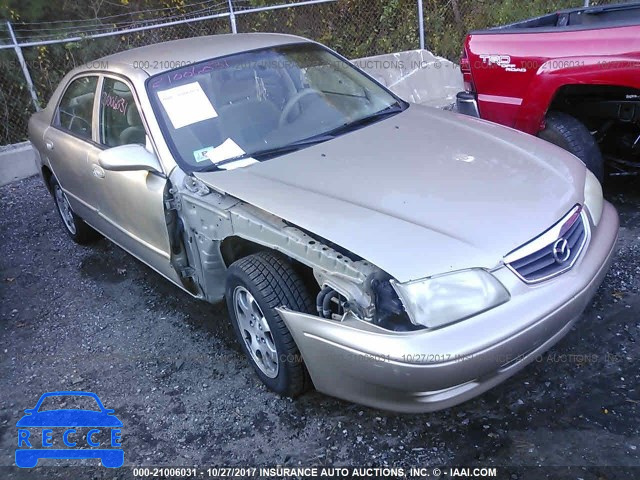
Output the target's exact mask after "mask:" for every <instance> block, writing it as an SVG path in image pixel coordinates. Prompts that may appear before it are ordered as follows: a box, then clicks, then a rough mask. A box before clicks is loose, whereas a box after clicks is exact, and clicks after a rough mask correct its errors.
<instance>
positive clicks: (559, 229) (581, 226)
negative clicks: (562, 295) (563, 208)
mask: <svg viewBox="0 0 640 480" xmlns="http://www.w3.org/2000/svg"><path fill="white" fill-rule="evenodd" d="M588 228H589V227H588V224H587V220H586V217H585V215H584V213H583V212H582V208H581V207H580V206H576V207H575V208H574V209H572V211H571V212H569V214H567V216H565V217H564V218H563V219H562V220H561V221H560V222H558V223H557V224H556V225H554V226H553V227H552V228H551V229H550V230H549V231H547V232H546V233H545V234H543V235H541V236H540V237H538V238H537V239H536V240H533V241H532V242H530V243H529V244H527V245H524V246H523V247H520V248H519V249H518V250H516V251H515V252H513V253H511V254H509V255H507V257H505V263H507V265H508V266H509V267H510V268H511V269H512V270H513V271H514V272H515V273H516V274H517V275H518V276H519V277H521V278H522V279H523V280H524V281H526V282H528V283H533V282H540V281H542V280H546V279H548V278H551V277H554V276H556V275H559V274H561V273H563V272H566V271H567V270H569V269H570V268H571V267H572V266H573V264H574V263H575V261H576V260H577V258H578V257H579V256H580V253H581V252H582V249H583V248H584V245H585V243H586V242H587V237H588V234H589V230H588ZM537 244H539V245H541V248H538V249H536V250H534V251H533V252H530V251H531V250H532V246H534V245H535V246H536V247H537Z"/></svg>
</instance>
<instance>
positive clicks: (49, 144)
mask: <svg viewBox="0 0 640 480" xmlns="http://www.w3.org/2000/svg"><path fill="white" fill-rule="evenodd" d="M44 145H45V146H46V147H47V150H49V151H51V150H53V142H52V141H51V140H47V141H46V142H45V143H44Z"/></svg>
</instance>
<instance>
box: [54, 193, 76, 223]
mask: <svg viewBox="0 0 640 480" xmlns="http://www.w3.org/2000/svg"><path fill="white" fill-rule="evenodd" d="M54 193H55V197H56V205H57V206H58V211H59V212H60V216H61V217H62V221H63V222H64V226H65V227H67V230H69V232H71V234H72V235H75V234H76V224H75V222H74V221H73V213H72V212H71V205H69V200H67V196H66V195H65V194H64V192H63V191H62V189H61V188H60V186H59V185H56V186H55V187H54Z"/></svg>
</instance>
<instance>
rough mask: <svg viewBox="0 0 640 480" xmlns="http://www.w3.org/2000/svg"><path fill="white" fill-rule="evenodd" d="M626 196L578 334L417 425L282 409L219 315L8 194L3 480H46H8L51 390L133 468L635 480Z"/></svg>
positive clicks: (635, 261) (629, 187) (336, 403)
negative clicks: (89, 406) (110, 423)
mask: <svg viewBox="0 0 640 480" xmlns="http://www.w3.org/2000/svg"><path fill="white" fill-rule="evenodd" d="M636 183H637V182H636V181H635V180H633V179H616V180H613V181H611V182H610V183H609V186H608V191H607V197H608V198H609V200H610V201H612V202H613V203H614V204H615V205H616V207H617V208H618V209H619V212H620V215H621V224H622V228H621V232H620V240H619V244H618V255H617V257H616V260H615V263H614V265H613V267H612V269H611V271H610V273H609V275H608V276H607V277H606V279H605V281H604V284H603V285H602V287H601V288H600V290H599V291H598V293H597V295H596V297H595V299H594V302H593V304H592V305H591V306H590V307H589V308H588V309H587V311H586V312H585V314H584V318H583V319H582V320H581V321H580V322H579V323H578V325H577V326H576V327H575V328H574V329H573V330H572V331H571V332H570V334H569V335H567V337H565V339H564V340H562V341H561V342H560V343H559V344H558V345H556V346H555V348H554V349H553V350H552V351H550V352H549V354H548V355H546V356H545V357H544V358H543V359H542V361H541V362H537V363H534V364H532V365H531V366H529V367H528V368H526V369H525V370H524V371H522V372H521V373H519V374H518V375H516V376H514V377H513V378H511V379H510V380H508V381H507V382H505V383H503V384H502V385H500V386H498V387H496V388H494V389H493V390H491V391H489V392H488V393H486V394H484V395H482V396H481V397H479V398H477V399H474V400H472V401H469V402H467V403H465V404H463V405H460V406H458V407H455V408H451V409H449V410H446V411H442V412H436V413H431V414H424V415H398V414H392V413H388V412H383V411H379V410H374V409H369V408H366V407H362V406H359V405H354V404H350V403H347V402H343V401H340V400H336V399H333V398H329V397H326V396H323V395H321V394H319V393H317V392H311V393H308V394H306V395H304V396H303V397H301V398H299V399H297V400H295V401H292V400H289V399H283V398H279V397H278V396H276V395H274V394H272V393H270V392H268V391H267V390H266V389H265V388H264V387H263V386H262V385H261V384H260V383H259V382H258V380H257V378H256V376H255V375H254V373H253V371H252V369H251V368H250V366H249V364H248V363H247V361H245V359H244V358H243V357H242V355H241V354H240V350H239V348H238V346H237V345H236V343H235V339H234V337H233V332H232V330H231V327H230V325H229V322H228V320H227V313H226V309H225V307H224V306H223V305H213V306H212V305H209V304H206V303H203V302H199V301H196V300H193V299H192V298H190V297H189V296H188V295H186V294H185V293H183V292H182V291H181V290H179V289H178V288H176V287H174V286H173V285H172V284H170V283H169V282H168V281H166V280H164V279H163V278H161V277H160V276H159V275H157V274H156V273H155V272H153V271H152V270H151V269H149V268H147V267H146V266H144V265H142V264H141V263H140V262H138V261H137V260H135V259H134V258H133V257H131V256H129V255H128V254H126V253H125V252H123V251H122V250H121V249H119V248H118V247H116V246H114V245H113V244H112V243H110V242H109V241H106V240H101V241H99V242H98V243H97V244H95V245H93V246H91V247H81V246H78V245H75V244H74V243H72V242H71V240H70V239H69V238H67V236H66V234H65V232H64V231H63V227H62V224H61V222H60V219H59V218H58V216H57V213H56V212H55V210H54V205H53V202H52V200H51V199H50V198H49V195H48V193H47V192H46V190H45V188H44V186H43V184H42V183H41V181H40V179H39V178H37V177H32V178H29V179H26V180H23V181H20V182H17V183H13V184H11V185H7V186H4V187H2V188H0V209H1V217H0V238H1V239H2V240H1V245H0V302H1V303H0V318H1V320H2V322H1V324H0V364H1V370H0V371H1V372H2V375H1V377H0V466H2V470H0V476H6V477H11V478H17V477H20V476H24V477H25V478H26V477H29V478H32V477H33V476H34V475H36V474H37V473H38V472H41V473H42V469H40V468H38V469H36V470H30V471H27V472H25V471H24V470H18V469H15V468H9V466H11V465H13V464H14V459H13V454H14V449H15V444H16V427H15V423H16V421H17V420H18V419H19V418H20V417H21V416H22V414H23V410H24V409H25V408H30V407H33V406H34V405H35V402H36V401H37V399H38V398H39V396H40V395H41V394H42V393H43V392H47V391H53V390H86V391H92V392H96V393H97V394H98V395H99V396H100V398H101V399H102V401H103V402H104V404H105V405H106V407H107V408H113V409H115V412H116V415H117V416H118V417H119V418H120V419H121V420H122V421H123V423H124V426H125V427H124V429H123V445H124V450H125V465H131V466H141V465H171V466H176V465H184V466H193V465H199V466H207V465H238V466H248V465H252V466H255V465H258V466H259V465H276V464H282V465H289V466H297V465H306V466H308V465H318V466H320V465H329V466H344V465H361V466H364V465H372V466H384V465H388V466H401V467H406V468H409V467H413V466H439V467H442V466H445V465H446V466H456V465H458V466H469V465H472V466H473V465H480V466H503V467H508V468H507V471H508V472H511V471H512V470H513V471H514V472H515V471H517V468H515V467H517V466H536V465H556V466H574V467H581V466H592V467H593V466H614V467H624V468H613V469H612V468H608V469H607V468H591V469H588V470H584V469H577V470H573V471H572V472H570V473H567V477H566V478H584V479H590V478H607V479H608V478H634V477H635V478H639V477H640V469H636V470H633V471H634V472H635V473H637V474H638V475H637V476H636V475H632V476H628V475H629V471H626V472H625V470H626V469H627V468H631V467H640V435H639V433H640V431H639V425H640V420H639V418H638V403H639V402H640V390H639V388H638V383H639V380H640V375H639V371H638V363H637V358H638V355H639V354H640V348H639V344H638V341H637V340H638V338H639V337H640V319H639V317H638V312H639V311H640V297H638V289H639V287H640V278H639V276H638V273H640V251H639V247H638V240H639V239H640V209H639V206H640V194H639V193H638V192H637V188H636ZM563 355H566V356H564V357H563ZM570 355H573V356H571V357H570ZM84 462H85V463H86V464H87V465H97V463H98V462H97V461H84ZM41 464H43V465H54V463H53V461H52V460H48V461H47V460H45V461H41ZM104 471H105V470H104V469H98V468H96V469H95V472H96V473H95V475H101V473H100V472H104ZM576 471H577V474H576V473H575V472H576ZM116 472H117V471H116ZM564 472H565V471H560V470H554V471H551V472H548V471H544V472H543V471H538V473H537V474H535V475H534V476H529V475H524V476H522V475H521V474H518V473H513V474H511V473H509V475H508V478H534V477H537V475H540V476H549V478H560V477H561V476H562V475H564V474H565V473H564ZM50 473H51V472H50ZM59 475H60V478H72V477H71V476H68V473H67V474H64V473H63V474H59ZM114 475H115V474H114V471H113V470H110V471H109V478H113V477H114ZM118 475H120V474H118ZM532 475H533V474H532ZM53 476H56V475H53ZM80 476H81V475H79V477H80ZM563 478H564V477H563Z"/></svg>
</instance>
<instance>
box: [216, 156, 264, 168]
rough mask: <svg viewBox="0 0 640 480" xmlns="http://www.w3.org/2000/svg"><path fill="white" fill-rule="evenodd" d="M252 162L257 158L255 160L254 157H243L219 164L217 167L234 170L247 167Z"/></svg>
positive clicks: (256, 161)
mask: <svg viewBox="0 0 640 480" xmlns="http://www.w3.org/2000/svg"><path fill="white" fill-rule="evenodd" d="M254 163H258V160H256V159H255V158H243V159H242V160H236V161H235V162H231V163H225V164H224V165H220V167H219V168H220V169H222V170H234V169H236V168H242V167H248V166H249V165H253V164H254Z"/></svg>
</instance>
